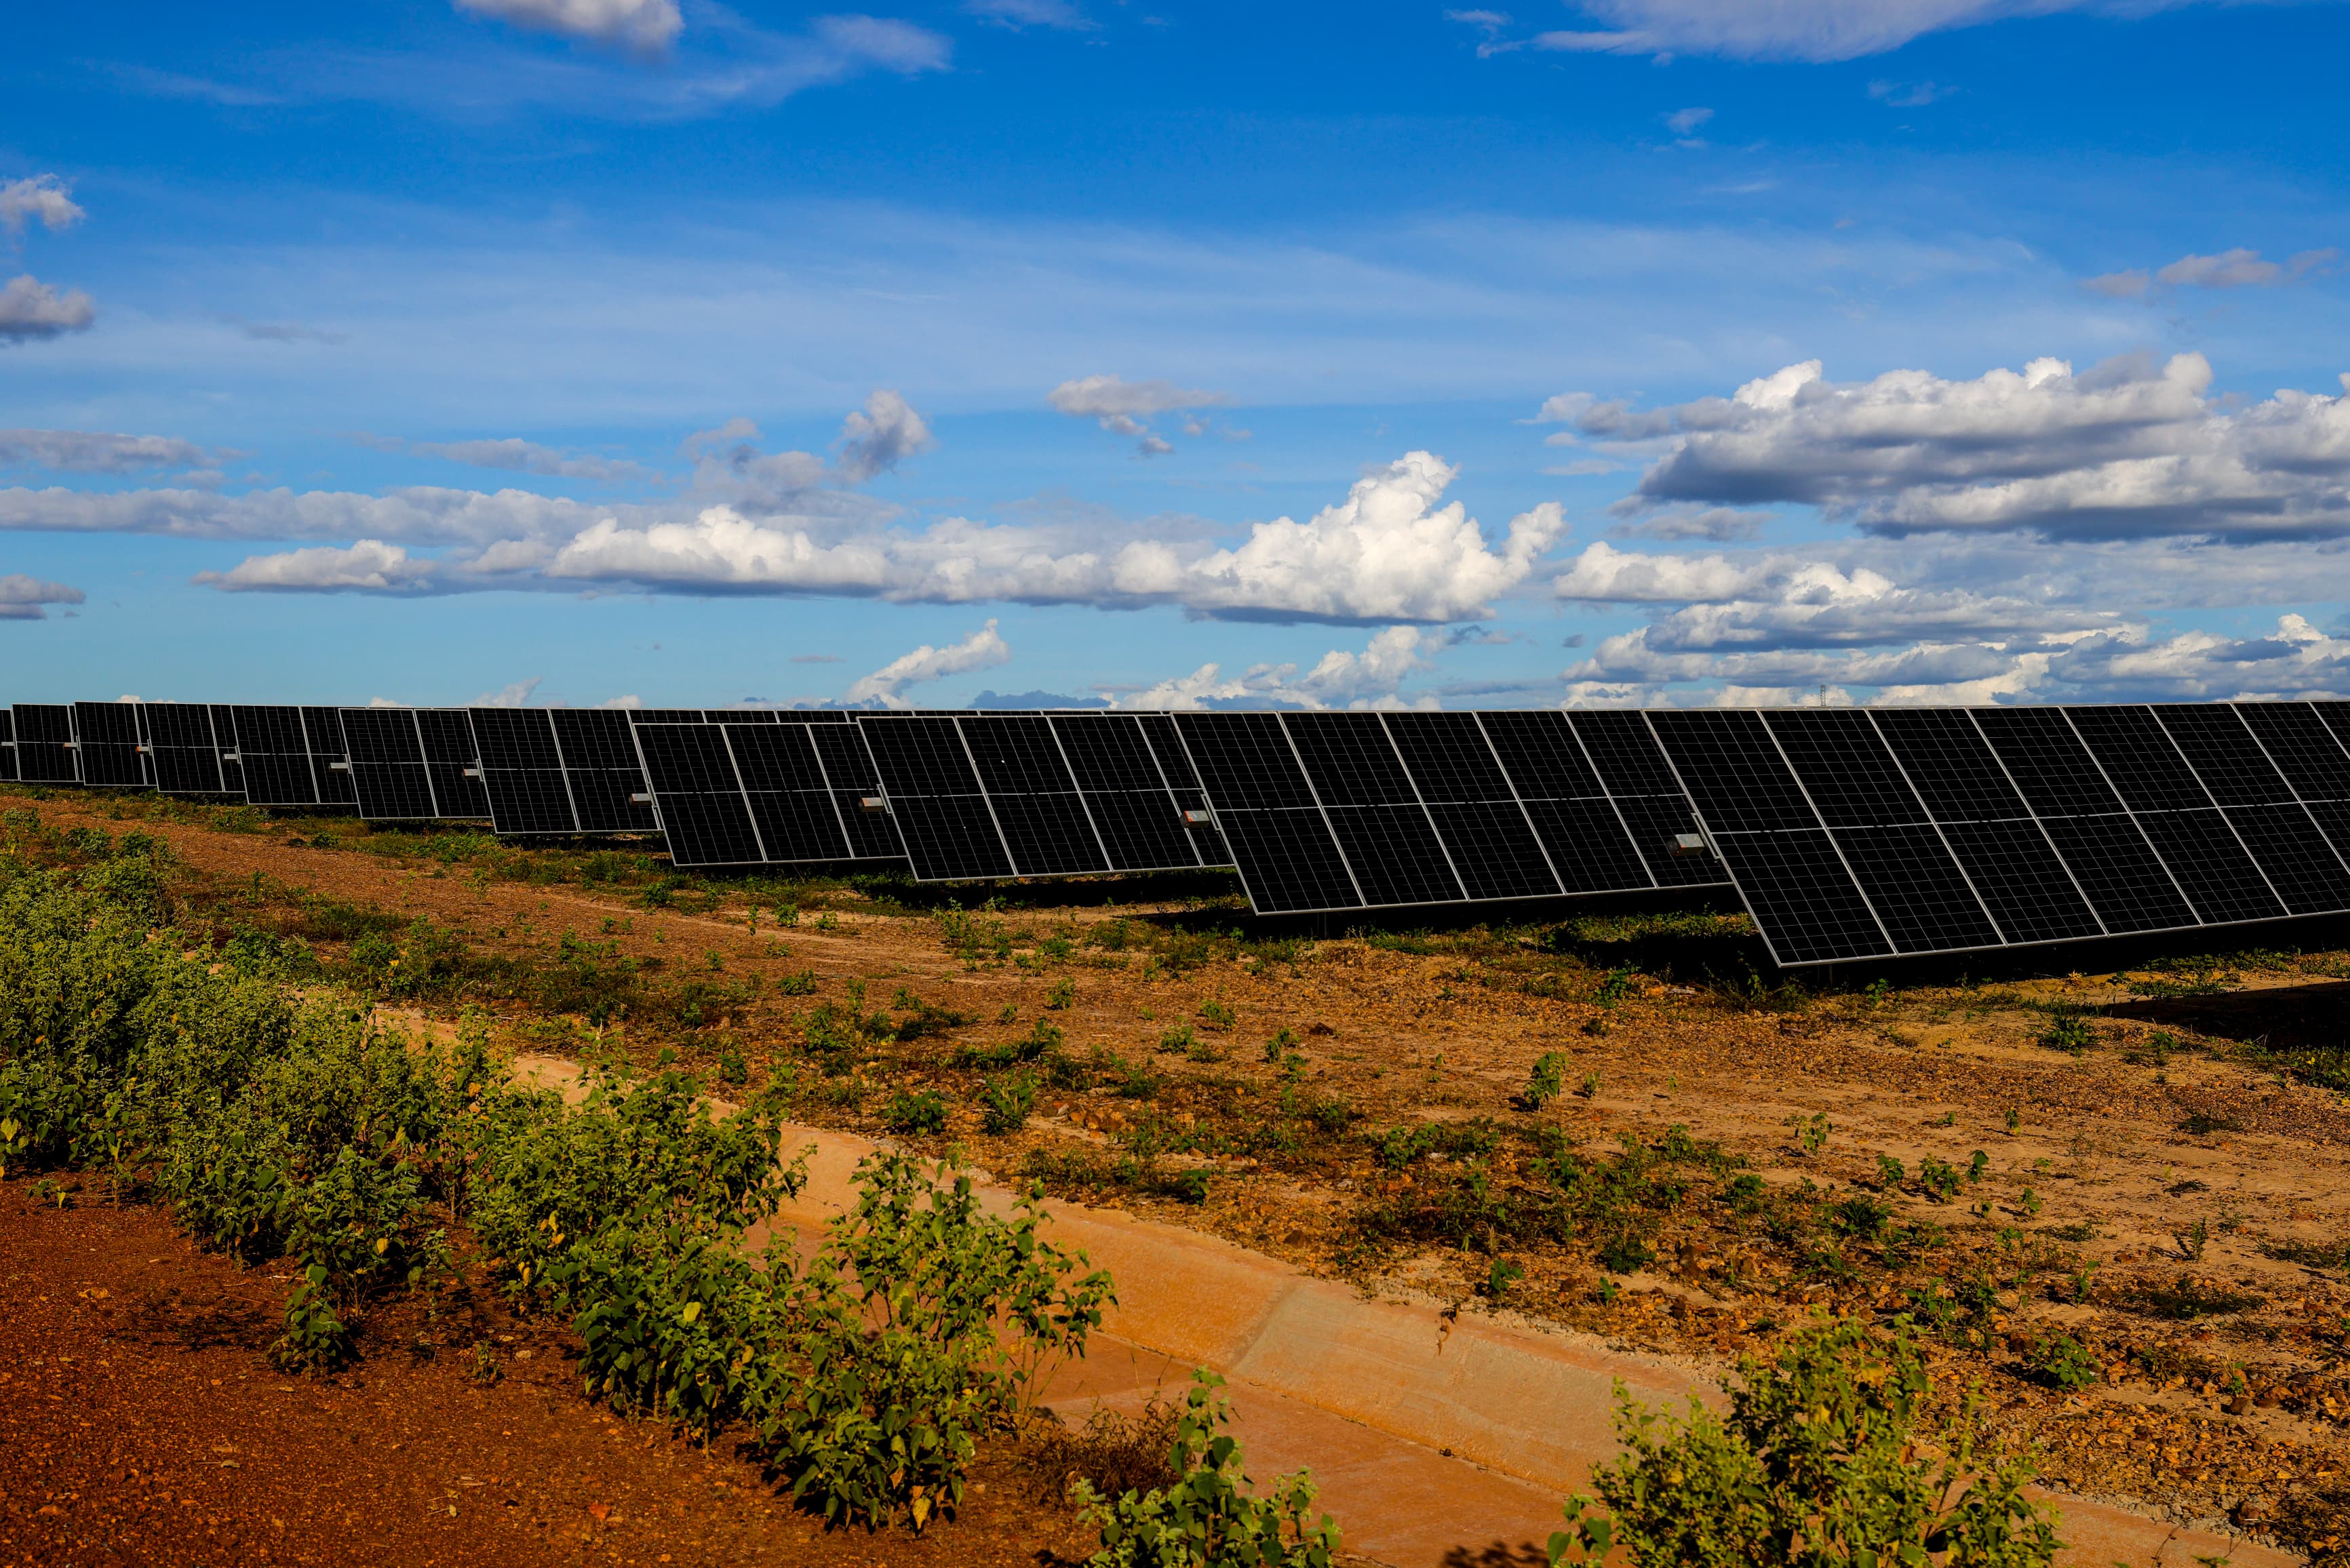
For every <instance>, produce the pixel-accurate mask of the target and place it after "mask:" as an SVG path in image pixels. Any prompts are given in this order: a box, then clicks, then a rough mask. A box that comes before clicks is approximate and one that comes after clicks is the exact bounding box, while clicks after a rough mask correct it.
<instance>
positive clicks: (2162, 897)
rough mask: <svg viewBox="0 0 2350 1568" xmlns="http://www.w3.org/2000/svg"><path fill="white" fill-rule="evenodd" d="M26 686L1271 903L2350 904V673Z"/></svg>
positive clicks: (121, 728) (182, 780) (1846, 941)
mask: <svg viewBox="0 0 2350 1568" xmlns="http://www.w3.org/2000/svg"><path fill="white" fill-rule="evenodd" d="M15 717H16V723H15V732H14V734H13V735H6V734H0V740H9V741H13V742H14V744H13V746H11V747H10V748H8V753H7V754H8V755H9V757H11V758H13V759H14V761H13V763H9V764H0V765H5V766H10V767H12V768H13V770H14V771H16V772H20V773H21V774H22V776H24V777H26V778H27V779H29V780H34V781H36V782H54V783H68V782H82V783H88V784H100V785H116V786H124V787H139V786H141V785H145V786H148V787H156V788H161V789H165V790H171V791H175V792H182V793H213V792H214V791H215V790H218V791H224V792H227V793H236V792H238V791H240V790H241V791H242V793H244V794H245V795H246V798H248V799H249V800H252V801H255V803H256V804H262V805H288V806H305V805H328V806H332V805H340V804H348V805H353V806H355V807H356V809H358V810H359V813H360V814H361V815H364V816H368V817H369V818H372V819H377V820H399V819H405V818H416V817H445V818H460V819H462V818H467V817H474V818H478V817H484V816H485V817H487V818H489V819H490V821H491V822H492V824H493V826H494V828H495V829H496V830H497V831H498V832H499V833H501V834H525V835H527V834H565V835H568V834H582V833H585V834H596V833H613V832H654V831H659V832H662V833H664V834H665V835H666V836H667V838H668V841H669V845H670V849H671V857H672V858H673V859H674V860H675V862H676V863H677V864H679V865H681V866H730V865H749V864H778V863H781V864H793V863H799V864H805V863H810V862H831V861H854V860H879V859H886V860H900V859H902V860H904V861H905V862H907V863H908V864H909V865H910V868H911V870H912V872H913V874H914V875H915V876H916V877H918V878H919V879H921V880H957V879H967V878H983V877H1052V876H1069V875H1079V874H1085V873H1089V872H1102V871H1143V870H1159V869H1169V868H1176V867H1200V866H1222V865H1236V866H1237V867H1238V869H1239V871H1240V873H1241V877H1242V879H1243V884H1244V885H1245V887H1246V888H1247V891H1248V895H1249V898H1250V900H1251V902H1252V904H1253V906H1254V908H1256V909H1258V910H1259V911H1261V912H1265V913H1294V912H1306V911H1341V910H1349V909H1381V908H1393V907H1408V906H1415V905H1442V904H1474V903H1479V902H1485V901H1492V900H1505V899H1517V898H1555V897H1560V896H1566V895H1577V894H1589V893H1602V892H1616V891H1633V890H1641V889H1652V888H1688V887H1702V886H1707V885H1716V884H1723V883H1730V884H1734V885H1735V886H1736V887H1737V888H1738V889H1739V891H1740V893H1741V894H1742V897H1743V898H1745V900H1746V902H1747V905H1748V907H1749V909H1751V910H1752V912H1753V914H1754V917H1755V919H1756V923H1757V925H1758V926H1759V927H1760V929H1761V930H1762V932H1763V938H1764V940H1765V941H1766V942H1767V943H1768V944H1769V945H1770V947H1771V950H1772V952H1773V956H1774V957H1775V958H1776V959H1777V960H1778V961H1780V962H1782V963H1783V964H1806V963H1821V962H1834V961H1840V960H1846V959H1856V958H1870V957H1887V956H1891V955H1895V954H1912V953H1923V952H1946V951H1969V950H1977V949H1987V948H2000V947H2015V946H2026V945H2032V944H2036V943H2043V942H2056V941H2068V940H2085V939H2094V938H2097V937H2104V936H2112V935H2119V934H2123V933H2126V932H2137V931H2153V930H2166V929H2186V928H2192V927H2195V926H2199V925H2219V924H2229V923H2238V922H2245V921H2256V920H2263V919H2277V918H2281V917H2283V916H2289V915H2308V914H2330V913H2335V912H2340V911H2344V910H2350V704H2343V703H2260V704H2241V705H2234V704H2224V703H2222V704H2210V705H2173V706H2165V707H2159V708H2148V707H2097V708H1995V709H1981V710H1966V709H1909V710H1873V711H1864V710H1825V709H1795V710H1768V711H1766V710H1737V711H1660V712H1654V713H1639V712H1631V711H1575V712H1572V713H1569V712H1562V711H1555V710H1543V711H1500V712H1454V713H1441V712H1437V713H1428V712H1416V713H1392V714H1378V713H1354V712H1349V713H1270V712H1253V713H1180V714H1173V715H1169V714H1162V713H1140V714H1135V713H1107V712H1093V711H1088V712H1059V713H1051V714H1040V713H969V712H965V713H943V712H941V713H914V714H906V713H887V714H879V713H867V714H859V715H857V716H856V718H857V722H854V723H852V722H848V719H849V716H848V715H846V714H843V713H839V712H835V711H822V712H816V711H792V712H780V713H779V712H776V711H747V710H695V709H683V710H654V711H645V710H639V711H633V712H623V711H611V710H573V709H474V710H470V711H468V710H457V709H449V710H430V709H425V710H401V709H342V710H337V709H331V708H265V707H262V708H255V707H243V706H211V707H207V706H204V705H199V704H169V703H148V704H135V703H78V704H74V705H72V706H71V707H64V706H56V707H43V706H37V705H33V706H27V705H19V706H18V707H17V708H16V710H15ZM0 718H5V712H0Z"/></svg>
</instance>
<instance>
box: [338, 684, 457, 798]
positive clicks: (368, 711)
mask: <svg viewBox="0 0 2350 1568" xmlns="http://www.w3.org/2000/svg"><path fill="white" fill-rule="evenodd" d="M342 728H343V739H344V741H345V742H347V743H348V745H349V747H350V775H351V788H352V790H353V792H354V794H356V795H357V797H358V802H359V815H360V816H362V817H364V818H366V819H367V820H368V821H369V822H429V821H431V820H432V818H433V817H436V816H438V815H441V814H440V812H439V811H437V810H436V809H435V808H434V807H433V805H432V780H431V778H430V777H429V776H427V774H425V771H424V739H423V737H422V736H421V735H420V734H419V733H417V730H416V714H415V712H414V711H413V710H411V709H408V708H347V709H345V710H343V713H342Z"/></svg>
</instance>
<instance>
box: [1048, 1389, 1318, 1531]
mask: <svg viewBox="0 0 2350 1568" xmlns="http://www.w3.org/2000/svg"><path fill="white" fill-rule="evenodd" d="M1223 1384H1224V1380H1223V1379H1222V1377H1219V1376H1216V1375H1215V1374H1214V1373H1212V1372H1210V1371H1207V1370H1205V1369H1204V1368H1203V1369H1201V1370H1200V1371H1198V1372H1194V1373H1193V1374H1192V1375H1191V1393H1190V1394H1189V1395H1188V1396H1187V1397H1186V1398H1185V1401H1184V1407H1183V1412H1182V1414H1181V1415H1180V1416H1179V1417H1177V1418H1176V1422H1175V1442H1174V1447H1173V1452H1172V1459H1173V1467H1172V1468H1173V1469H1174V1470H1175V1472H1176V1476H1177V1478H1178V1479H1177V1480H1176V1481H1175V1482H1174V1484H1173V1485H1171V1486H1167V1487H1153V1488H1152V1489H1151V1490H1149V1491H1128V1492H1125V1493H1122V1494H1120V1495H1119V1496H1118V1497H1115V1498H1110V1497H1105V1496H1103V1495H1102V1494H1101V1493H1099V1492H1097V1491H1096V1490H1094V1488H1093V1485H1092V1483H1091V1482H1089V1481H1086V1480H1079V1481H1077V1482H1076V1483H1075V1484H1074V1485H1073V1486H1071V1488H1070V1489H1069V1490H1070V1495H1071V1496H1072V1497H1073V1498H1075V1499H1076V1502H1077V1505H1078V1507H1079V1508H1080V1509H1081V1510H1083V1511H1084V1516H1085V1521H1086V1522H1087V1524H1090V1525H1093V1526H1095V1527H1096V1528H1097V1529H1098V1530H1099V1531H1100V1532H1101V1539H1102V1546H1101V1550H1100V1551H1099V1552H1095V1553H1094V1555H1093V1556H1092V1557H1090V1558H1088V1559H1087V1563H1089V1564H1091V1565H1092V1568H1260V1565H1263V1568H1329V1564H1330V1563H1332V1562H1334V1561H1335V1560H1336V1557H1337V1554H1338V1548H1339V1540H1338V1527H1337V1526H1336V1525H1335V1524H1333V1523H1331V1522H1330V1516H1329V1515H1327V1514H1324V1515H1323V1516H1322V1517H1321V1519H1320V1521H1318V1522H1315V1523H1308V1522H1307V1512H1306V1511H1307V1510H1308V1509H1310V1508H1312V1507H1313V1504H1314V1499H1315V1486H1314V1482H1313V1480H1312V1478H1311V1477H1309V1476H1308V1475H1307V1474H1306V1473H1305V1471H1304V1470H1299V1471H1298V1472H1297V1473H1296V1474H1295V1475H1287V1476H1283V1477H1282V1478H1281V1479H1280V1480H1276V1481H1274V1483H1273V1490H1272V1492H1271V1493H1270V1495H1268V1496H1264V1497H1258V1496H1255V1495H1253V1493H1252V1492H1251V1491H1250V1490H1247V1489H1248V1485H1249V1482H1248V1478H1247V1477H1246V1476H1245V1475H1243V1473H1242V1470H1241V1445H1240V1442H1239V1440H1238V1439H1237V1438H1232V1437H1231V1436H1229V1435H1227V1434H1226V1433H1224V1432H1223V1431H1222V1429H1221V1428H1223V1427H1225V1426H1227V1425H1229V1424H1230V1423H1231V1421H1232V1411H1231V1408H1230V1406H1229V1404H1228V1402H1227V1401H1226V1400H1225V1398H1224V1397H1223V1396H1222V1394H1220V1393H1218V1392H1217V1390H1218V1389H1220V1388H1222V1386H1223Z"/></svg>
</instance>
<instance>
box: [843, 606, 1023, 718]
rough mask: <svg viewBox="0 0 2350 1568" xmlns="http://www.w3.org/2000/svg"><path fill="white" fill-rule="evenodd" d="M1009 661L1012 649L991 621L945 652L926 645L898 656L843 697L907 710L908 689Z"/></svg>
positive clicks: (854, 683) (856, 682)
mask: <svg viewBox="0 0 2350 1568" xmlns="http://www.w3.org/2000/svg"><path fill="white" fill-rule="evenodd" d="M1011 661H1012V645H1011V644H1010V643H1008V642H1006V641H1004V640H1003V635H1002V634H1001V633H999V632H998V631H997V630H996V629H995V622H994V621H993V620H991V621H989V622H988V623H987V624H986V625H985V626H983V627H981V628H979V629H978V630H977V631H975V632H972V634H971V635H970V636H969V637H967V638H964V639H962V641H961V642H958V643H952V644H950V645H949V646H947V647H945V648H932V647H931V645H930V644H929V643H927V642H926V643H924V644H923V645H922V646H921V647H920V648H918V649H914V650H913V651H912V652H911V653H901V654H899V656H898V657H897V658H895V659H891V660H890V661H889V663H887V664H885V665H883V666H882V667H881V668H880V669H879V670H875V671H874V672H873V673H872V674H870V675H868V676H865V677H863V678H862V679H860V680H857V681H855V682H853V683H852V684H851V685H850V686H849V688H848V691H847V692H846V693H845V697H846V700H847V701H850V702H874V703H879V705H880V706H882V707H885V708H907V707H911V706H912V704H911V703H910V702H908V701H906V698H905V691H906V688H907V687H909V686H919V685H920V684H921V683H922V682H924V681H926V680H941V679H942V678H944V677H946V676H949V675H961V674H962V673H963V672H964V671H965V670H985V669H987V668H989V667H990V666H993V665H997V664H1008V663H1010V662H1011Z"/></svg>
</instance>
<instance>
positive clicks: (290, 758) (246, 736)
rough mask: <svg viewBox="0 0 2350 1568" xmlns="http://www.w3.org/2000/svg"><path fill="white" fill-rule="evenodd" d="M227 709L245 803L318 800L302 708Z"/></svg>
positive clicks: (287, 804) (285, 805)
mask: <svg viewBox="0 0 2350 1568" xmlns="http://www.w3.org/2000/svg"><path fill="white" fill-rule="evenodd" d="M229 713H230V722H231V724H232V726H233V729H234V737H235V743H236V753H235V758H234V760H235V762H236V764H237V769H238V773H239V776H240V782H241V784H242V786H243V788H244V798H245V799H246V801H247V802H249V803H250V804H252V805H259V806H271V807H277V808H281V809H291V808H293V807H296V806H317V805H320V804H322V803H321V801H320V799H319V794H318V780H317V769H316V767H315V766H314V765H313V758H312V755H311V752H310V743H309V741H308V739H307V736H306V734H305V732H304V730H303V725H302V710H301V709H299V708H297V707H293V706H291V705H287V704H283V703H250V702H236V703H232V704H230V705H229ZM224 760H227V759H225V758H224Z"/></svg>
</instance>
